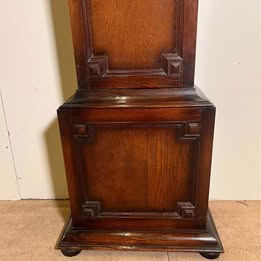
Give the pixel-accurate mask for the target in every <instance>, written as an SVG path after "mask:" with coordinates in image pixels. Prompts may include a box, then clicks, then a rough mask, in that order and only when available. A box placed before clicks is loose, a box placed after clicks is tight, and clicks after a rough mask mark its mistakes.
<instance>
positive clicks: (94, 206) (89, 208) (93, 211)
mask: <svg viewBox="0 0 261 261" xmlns="http://www.w3.org/2000/svg"><path fill="white" fill-rule="evenodd" d="M100 211H101V203H100V201H86V202H85V204H83V205H82V214H83V216H85V217H95V216H98V215H99V213H100Z"/></svg>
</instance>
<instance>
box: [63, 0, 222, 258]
mask: <svg viewBox="0 0 261 261" xmlns="http://www.w3.org/2000/svg"><path fill="white" fill-rule="evenodd" d="M69 4H70V14H71V22H72V32H73V41H74V51H75V62H76V70H77V79H78V89H77V90H76V92H75V94H74V95H73V96H72V97H71V98H70V99H69V100H68V101H66V102H65V103H64V104H63V105H62V106H61V107H60V108H59V109H58V119H59V126H60V133H61V140H62V147H63V154H64V162H65V169H66V175H67V181H68V190H69V196H70V205H71V221H70V222H69V223H68V225H67V228H66V229H65V231H64V233H63V236H62V238H61V239H60V240H59V243H58V248H59V249H61V250H62V251H63V254H64V255H67V256H73V255H76V254H78V253H79V252H80V251H81V250H82V249H116V250H120V249H122V250H125V249H126V250H127V249H128V250H129V249H130V250H160V251H162V250H165V251H191V252H200V253H201V255H202V256H204V257H206V258H214V257H215V258H216V257H218V255H219V253H221V252H223V247H222V245H221V242H220V240H219V237H218V234H217V232H216V229H215V226H214V222H213V220H212V218H211V216H210V214H208V196H209V184H210V172H211V158H212V144H213V135H214V124H215V106H214V105H213V104H212V103H211V102H210V101H209V100H208V99H207V98H206V97H205V96H204V94H203V93H202V92H201V91H200V90H199V89H198V88H197V87H195V86H194V66H195V42H196V28H197V6H198V2H197V1H196V0H182V1H181V0H163V1H157V0H147V1H145V0H144V1H141V0H133V1H131V0H125V1H119V0H106V1H105V0H99V1H98V0H69Z"/></svg>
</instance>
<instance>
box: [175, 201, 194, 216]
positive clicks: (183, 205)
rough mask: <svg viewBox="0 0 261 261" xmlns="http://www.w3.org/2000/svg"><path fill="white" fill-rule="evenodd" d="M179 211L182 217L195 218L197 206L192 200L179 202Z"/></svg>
mask: <svg viewBox="0 0 261 261" xmlns="http://www.w3.org/2000/svg"><path fill="white" fill-rule="evenodd" d="M177 213H178V214H179V215H180V217H182V218H193V217H195V207H194V206H193V205H192V204H191V203H190V202H177Z"/></svg>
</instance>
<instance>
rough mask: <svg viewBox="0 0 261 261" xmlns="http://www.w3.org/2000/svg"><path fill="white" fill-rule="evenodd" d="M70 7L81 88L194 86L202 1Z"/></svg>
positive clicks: (75, 3)
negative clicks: (167, 58)
mask: <svg viewBox="0 0 261 261" xmlns="http://www.w3.org/2000/svg"><path fill="white" fill-rule="evenodd" d="M69 3H70V14H71V21H72V31H73V39H74V49H75V59H76V67H77V77H78V86H79V88H87V89H88V88H91V89H95V88H141V87H143V88H166V87H183V86H186V87H193V82H194V67H195V46H196V28H197V26H196V25H197V24H196V21H197V0H164V1H157V0H151V1H141V0H135V1H130V0H126V1H120V0H110V1H107V0H106V1H105V0H101V1H98V0H69ZM162 55H163V56H162ZM164 55H173V56H177V57H180V60H179V62H178V63H177V61H172V60H170V62H169V63H167V64H168V66H167V68H166V63H165V62H164V58H163V57H164Z"/></svg>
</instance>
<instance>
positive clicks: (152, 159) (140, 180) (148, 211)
mask: <svg viewBox="0 0 261 261" xmlns="http://www.w3.org/2000/svg"><path fill="white" fill-rule="evenodd" d="M194 124H197V123H194ZM83 129H85V131H83ZM185 129H187V125H186V124H185V123H176V124H166V125H164V124H162V125H160V124H158V125H157V124H148V125H146V124H145V125H144V124H143V125H137V124H136V125H135V124H120V123H118V124H117V123H115V124H108V125H106V124H105V125H104V124H96V125H95V124H91V125H90V124H83V123H77V124H76V125H75V133H74V137H75V143H76V146H77V147H76V151H78V156H77V157H78V158H81V167H80V169H79V170H78V171H80V173H81V174H80V176H81V177H84V178H82V182H81V191H84V192H85V194H84V195H83V199H82V205H83V211H84V213H85V214H87V216H99V215H100V216H110V215H114V214H115V213H117V214H118V215H119V216H121V215H125V216H126V215H130V216H135V215H137V216H140V215H150V216H153V215H154V216H162V215H169V216H172V217H177V218H180V216H184V213H183V212H182V211H183V210H182V209H183V207H184V206H185V207H187V208H188V209H193V211H192V212H191V213H190V214H189V216H186V217H190V218H192V217H193V216H194V215H195V213H194V205H193V204H194V203H193V200H194V186H195V184H194V178H195V174H196V172H195V171H196V164H197V161H196V155H197V144H198V141H197V140H198V137H199V134H198V133H193V134H192V135H191V134H187V135H188V136H187V137H186V134H185V133H184V130H185ZM184 204H185V205H184ZM186 204H187V205H186ZM184 217H185V216H184Z"/></svg>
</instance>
